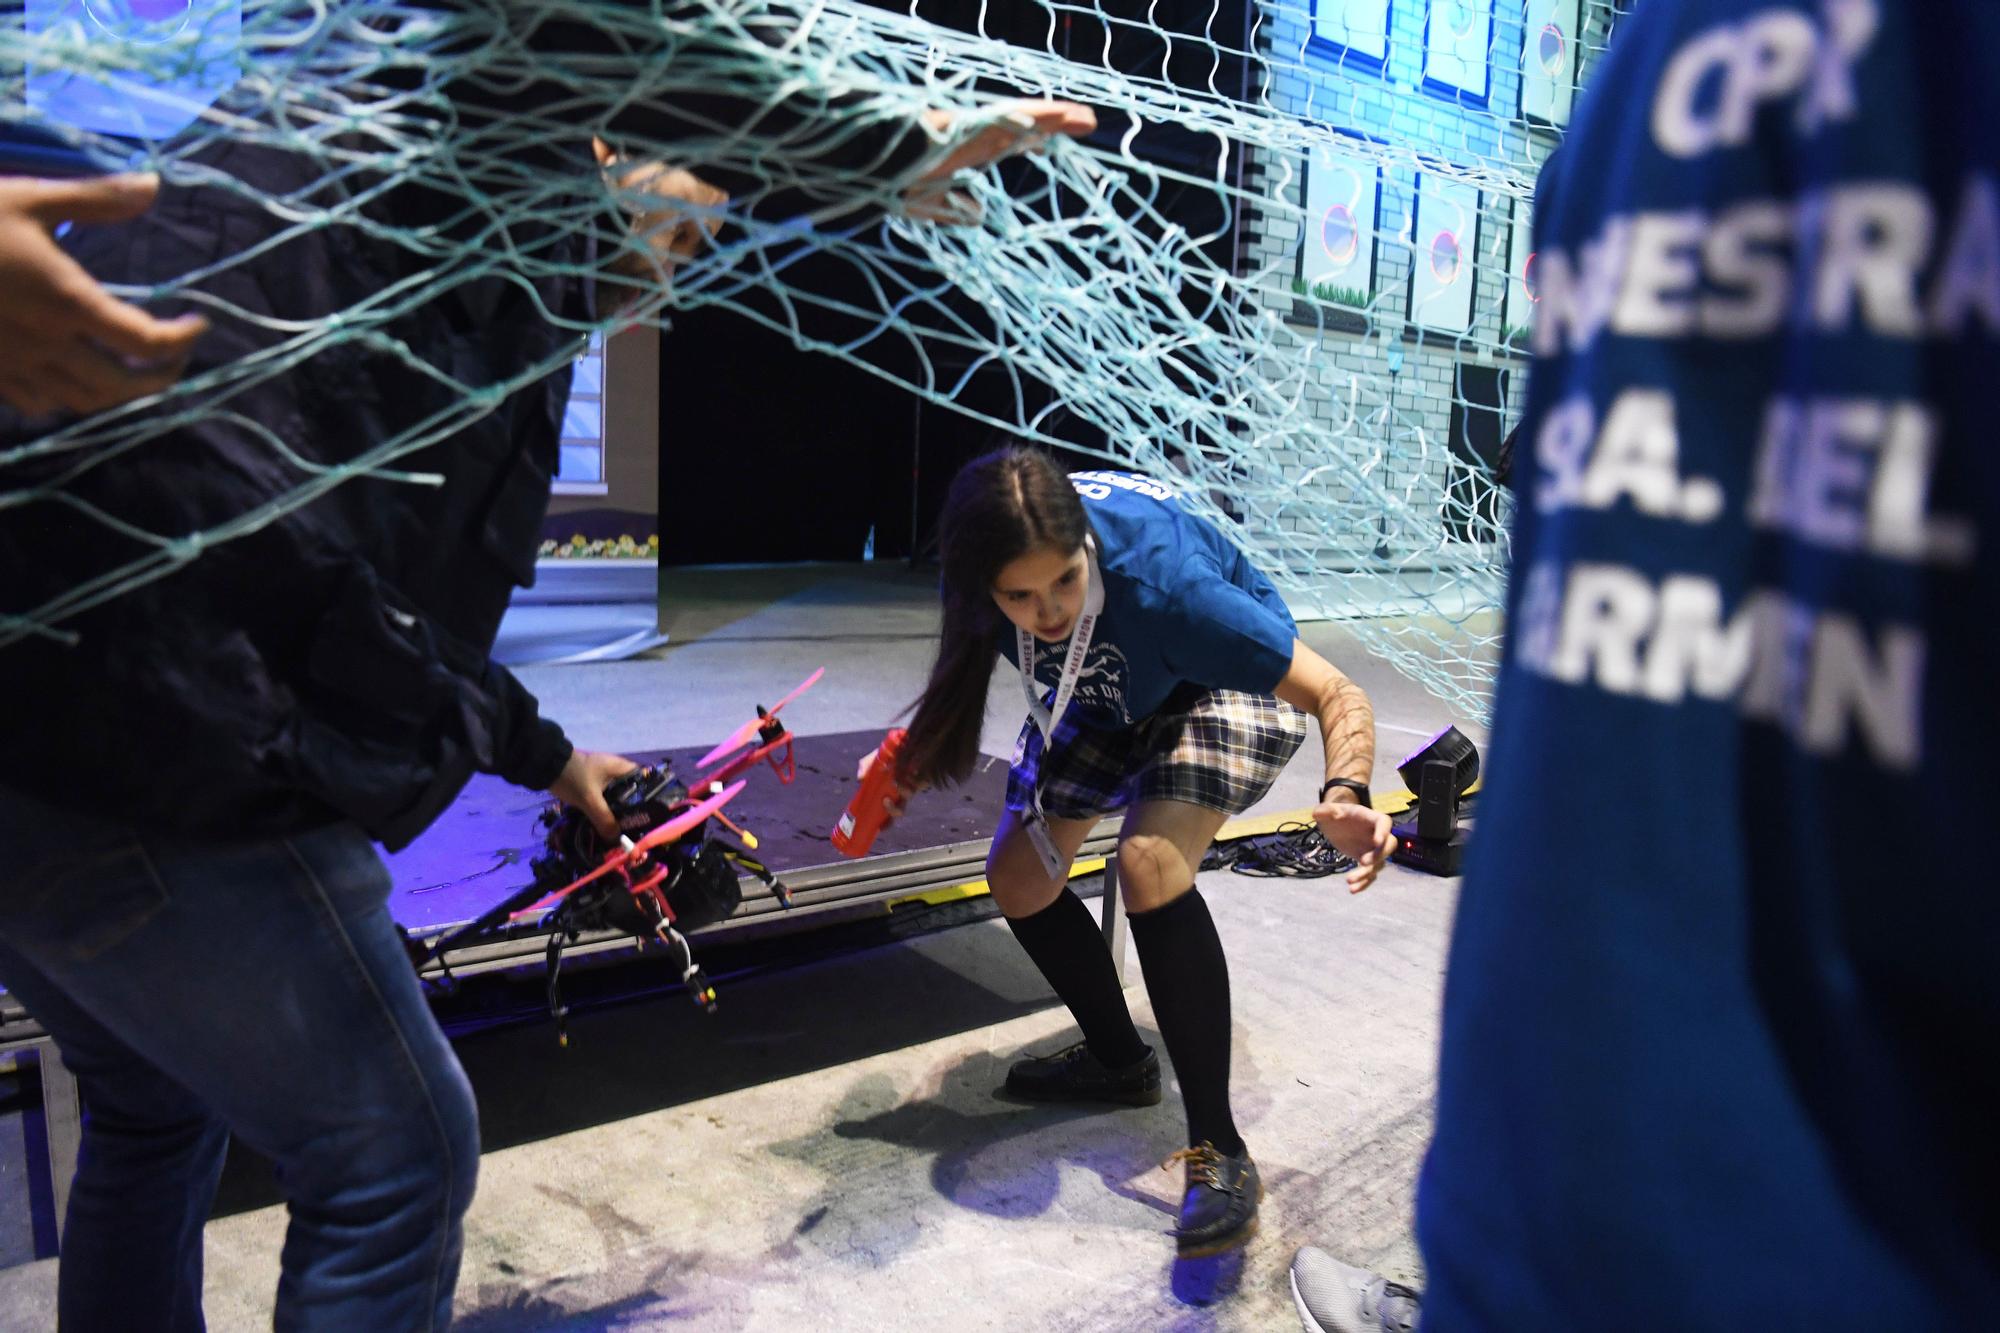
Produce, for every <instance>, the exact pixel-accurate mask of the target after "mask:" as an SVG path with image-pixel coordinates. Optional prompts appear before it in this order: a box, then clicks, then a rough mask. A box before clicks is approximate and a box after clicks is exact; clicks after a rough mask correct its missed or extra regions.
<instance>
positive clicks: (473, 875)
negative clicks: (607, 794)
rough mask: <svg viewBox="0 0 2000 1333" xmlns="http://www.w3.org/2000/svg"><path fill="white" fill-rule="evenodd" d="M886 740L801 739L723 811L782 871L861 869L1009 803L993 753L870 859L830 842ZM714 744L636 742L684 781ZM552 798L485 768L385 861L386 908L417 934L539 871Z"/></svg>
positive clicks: (918, 809) (953, 837)
mask: <svg viewBox="0 0 2000 1333" xmlns="http://www.w3.org/2000/svg"><path fill="white" fill-rule="evenodd" d="M881 741H882V733H881V732H880V731H848V732H839V733H835V734H832V735H825V736H800V737H798V738H797V740H796V741H795V742H794V746H793V750H794V754H795V757H796V760H797V764H798V775H797V777H796V779H795V780H794V781H793V782H792V784H791V785H790V786H786V785H784V784H783V783H781V782H780V781H779V780H778V775H777V774H775V773H773V772H772V771H771V770H770V768H769V767H768V766H766V765H759V766H758V767H757V768H756V769H754V770H753V771H751V772H750V773H747V774H745V778H746V779H747V781H748V782H749V785H748V786H747V787H745V788H744V789H743V792H742V794H741V795H739V796H737V798H736V799H735V800H733V801H731V802H730V803H729V807H728V809H727V811H726V812H725V813H727V814H728V815H729V817H730V818H731V819H733V820H735V821H736V822H737V823H738V824H741V825H742V826H743V827H744V828H746V829H748V830H750V832H752V833H754V834H756V835H757V838H758V840H759V843H760V844H761V845H760V846H759V849H758V852H757V855H758V856H759V858H760V859H762V860H763V861H764V863H765V864H766V865H768V866H769V867H770V868H771V869H772V871H773V872H775V873H776V874H778V875H779V876H781V877H782V876H786V875H788V874H789V873H790V872H794V871H799V870H805V869H809V868H811V867H814V866H832V865H839V866H862V865H866V864H867V862H869V861H874V860H878V859H880V858H882V857H885V856H893V855H895V854H897V853H903V852H917V851H923V850H925V849H928V848H933V847H941V846H945V845H947V844H952V843H964V842H972V841H978V840H983V839H988V838H991V837H992V836H993V831H994V829H995V827H996V826H997V825H998V823H999V818H1000V812H1001V809H1002V808H1003V806H1004V805H1005V803H1006V793H1007V765H1006V763H1005V761H1003V760H999V759H993V758H991V757H988V758H987V759H985V760H984V761H983V762H982V764H981V766H980V768H979V769H978V771H976V772H975V773H974V774H973V775H972V778H971V779H970V780H969V781H968V782H967V783H966V784H965V786H963V787H960V788H955V789H953V790H950V791H940V792H927V793H925V794H923V795H921V796H919V797H917V798H916V799H915V800H914V801H912V802H911V803H910V810H909V813H908V814H907V815H905V816H904V817H903V818H902V819H900V820H898V821H897V822H896V823H895V824H893V825H891V826H890V827H889V828H887V829H885V830H884V831H883V832H882V834H881V836H880V837H878V838H877V839H876V840H875V846H874V848H873V849H872V851H871V853H870V855H869V856H868V857H867V858H865V859H864V860H863V861H849V860H847V859H846V858H845V857H843V856H841V855H840V854H839V853H838V852H836V851H834V850H833V846H832V844H831V842H830V841H829V837H830V835H831V834H832V832H833V825H834V821H835V820H837V819H839V818H840V813H841V811H843V810H845V809H846V808H847V802H848V799H849V798H850V797H851V796H852V795H853V793H854V787H855V779H854V767H855V765H856V764H858V763H859V762H860V761H861V757H862V756H863V755H865V754H867V753H868V752H869V751H870V750H872V749H874V748H875V747H876V746H877V745H879V744H880V743H881ZM706 752H707V747H705V746H696V747H693V748H690V749H685V750H664V751H662V750H633V751H629V752H627V753H628V755H629V757H630V758H632V759H634V760H637V761H638V762H640V763H657V762H659V761H660V760H661V759H663V758H664V759H665V760H667V761H668V762H669V763H671V764H672V765H673V768H674V772H675V773H676V774H677V775H678V776H680V778H681V779H682V780H683V781H687V780H689V779H691V778H692V777H694V776H695V767H694V761H695V760H697V759H699V758H701V757H702V755H703V754H705V753H706ZM548 802H549V798H548V797H546V796H544V795H543V794H541V793H540V792H531V791H524V790H522V789H521V788H519V787H515V786H512V785H510V784H508V783H506V782H503V781H501V780H500V779H499V778H495V777H489V776H487V775H485V774H481V775H479V776H477V777H475V778H473V779H472V781H471V782H470V783H468V784H467V785H466V788H465V790H464V791H463V792H462V793H460V795H459V798H458V800H457V801H455V802H454V803H453V804H452V806H451V808H450V809H448V810H446V811H445V813H444V815H443V816H442V817H441V818H440V819H439V820H438V821H437V823H435V824H433V825H432V826H431V827H430V829H429V830H427V831H426V832H425V833H424V835H423V836H422V837H421V838H418V839H417V840H416V841H415V842H413V843H411V844H410V845H409V846H408V847H406V848H404V849H403V850H402V851H400V852H397V853H396V854H395V855H393V856H388V857H385V858H384V859H385V860H386V861H387V862H388V865H389V874H390V876H391V878H392V879H393V880H394V883H395V888H394V890H393V891H392V892H391V894H390V898H389V910H390V913H391V914H392V915H393V916H394V917H395V919H396V920H397V921H399V922H401V923H402V924H403V925H404V926H405V927H407V928H408V929H409V930H410V931H411V932H412V933H413V934H417V935H420V936H421V935H428V934H431V933H434V932H436V931H439V930H442V929H444V928H446V927H450V926H457V925H461V924H463V923H465V922H467V921H470V920H472V919H473V918H474V917H476V916H478V915H479V914H480V913H481V912H483V911H485V910H486V909H487V908H488V907H491V906H492V905H493V904H494V903H497V902H499V901H500V900H501V899H502V898H504V897H506V896H507V895H508V894H509V893H511V892H513V891H514V890H515V889H517V888H520V887H522V886H524V885H526V884H527V883H528V882H529V880H531V879H532V878H533V875H532V873H531V872H530V871H529V868H528V863H529V861H530V860H531V859H532V858H533V857H534V856H535V855H536V854H537V853H538V852H539V851H540V850H541V842H542V836H543V829H542V827H541V824H540V823H539V821H538V820H537V818H536V817H537V816H538V815H539V814H540V812H541V811H542V810H543V808H544V807H545V806H546V805H547V804H548Z"/></svg>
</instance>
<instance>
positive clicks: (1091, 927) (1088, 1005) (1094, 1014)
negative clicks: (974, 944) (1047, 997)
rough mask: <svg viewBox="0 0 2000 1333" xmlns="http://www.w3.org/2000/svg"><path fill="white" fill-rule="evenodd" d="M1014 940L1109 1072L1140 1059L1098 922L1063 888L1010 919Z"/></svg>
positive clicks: (1141, 1044) (1141, 1045)
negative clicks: (1047, 900) (1052, 898)
mask: <svg viewBox="0 0 2000 1333" xmlns="http://www.w3.org/2000/svg"><path fill="white" fill-rule="evenodd" d="M1007 925H1008V926H1009V927H1010V928H1011V929H1012V930H1013V932H1014V938H1015V939H1017V940H1019V941H1020V942H1021V947H1022V948H1023V949H1026V950H1027V951H1028V957H1030V958H1032V959H1034V961H1035V966H1036V967H1038V968H1040V969H1041V970H1042V975H1043V976H1044V977H1046V978H1048V982H1049V985H1050V986H1051V987H1052V988H1054V990H1055V993H1056V994H1057V995H1058V996H1059V997H1060V998H1061V999H1062V1002H1063V1003H1064V1004H1066V1005H1068V1006H1069V1011H1070V1013H1071V1014H1072V1015H1074V1016H1075V1018H1076V1025H1077V1026H1078V1027H1080V1028H1082V1029H1083V1039H1084V1040H1085V1041H1087V1042H1089V1043H1090V1053H1091V1054H1092V1055H1094V1056H1096V1057H1097V1058H1098V1059H1099V1060H1102V1061H1103V1062H1104V1063H1105V1064H1106V1065H1107V1066H1109V1067H1110V1068H1112V1069H1123V1068H1124V1067H1125V1066H1126V1065H1129V1064H1132V1063H1133V1062H1134V1061H1136V1060H1139V1059H1142V1058H1143V1057H1144V1056H1145V1054H1146V1043H1145V1042H1143V1041H1141V1040H1139V1030H1138V1029H1137V1028H1135V1027H1133V1026H1132V1011H1131V1010H1130V1009H1127V1008H1126V1007H1125V990H1124V988H1123V987H1122V986H1120V985H1119V983H1118V973H1117V970H1116V969H1114V968H1113V967H1112V965H1111V951H1110V950H1109V949H1107V948H1105V947H1104V935H1103V932H1101V931H1100V930H1099V929H1098V927H1097V919H1096V918H1095V917H1093V916H1092V915H1091V914H1090V909H1089V908H1088V907H1085V906H1084V905H1083V899H1081V898H1079V897H1077V896H1076V895H1075V894H1074V893H1072V892H1070V890H1069V888H1068V886H1067V885H1065V886H1064V888H1063V891H1062V892H1061V893H1059V894H1057V895H1056V898H1055V901H1054V902H1052V903H1050V904H1049V905H1048V906H1047V907H1044V908H1043V909H1042V910H1041V911H1039V912H1037V913H1035V914H1034V915H1033V916H1024V917H1018V918H1016V917H1009V918H1008V919H1007Z"/></svg>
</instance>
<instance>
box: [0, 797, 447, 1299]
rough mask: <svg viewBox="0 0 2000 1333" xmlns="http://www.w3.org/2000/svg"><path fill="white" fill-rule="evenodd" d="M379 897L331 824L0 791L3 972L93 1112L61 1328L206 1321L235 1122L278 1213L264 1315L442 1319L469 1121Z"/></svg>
mask: <svg viewBox="0 0 2000 1333" xmlns="http://www.w3.org/2000/svg"><path fill="white" fill-rule="evenodd" d="M388 894H389V877H388V874H387V872H386V871H385V870H384V869H383V867H382V863H381V861H380V859H379V858H377V857H376V855H375V852H374V849H373V847H372V846H371V845H370V844H369V842H368V840H367V839H366V838H365V837H364V836H363V835H362V834H361V833H360V832H359V831H357V830H355V829H353V828H351V827H348V826H337V827H333V828H328V829H323V830H320V831H318V832H314V833H310V834H305V835H302V836H299V837H294V838H289V839H279V840H271V841H242V842H203V841H194V840H190V839H185V838H172V837H161V836H154V835H151V834H141V833H137V832H134V831H132V830H129V829H121V828H119V827H117V826H116V825H113V824H107V823H104V822H101V821H87V820H85V819H83V818H81V817H78V816H73V815H69V814H67V813H63V812H59V811H56V810H53V809H50V808H49V807H47V806H45V805H42V804H41V803H39V802H35V801H30V800H27V799H25V798H22V797H19V796H17V795H14V794H12V793H9V792H6V791H4V790H0V985H4V986H5V987H6V988H7V989H8V990H9V991H11V992H12V993H13V994H14V995H15V996H17V997H18V998H19V999H20V1001H21V1002H22V1003H23V1004H24V1005H26V1006H27V1008H28V1010H29V1012H30V1013H32V1014H33V1015H34V1016H35V1018H36V1019H37V1020H38V1021H39V1022H40V1023H41V1024H42V1026H43V1027H44V1028H46V1029H47V1030H48V1032H49V1033H50V1035H51V1036H53V1037H54V1038H55V1040H56V1043H57V1045H58V1046H60V1047H61V1048H62V1053H63V1059H64V1060H65V1061H67V1062H68V1064H69V1066H70V1068H71V1069H72V1070H74V1071H75V1073H76V1076H77V1079H78V1082H79V1084H80V1087H81V1091H82V1095H83V1102H84V1107H85V1113H84V1126H83V1143H82V1150H81V1157H80V1160H79V1162H78V1165H77V1171H76V1181H75V1184H74V1185H73V1187H72V1189H71V1193H70V1198H69V1211H68V1215H67V1218H66V1221H65V1224H64V1232H63V1252H62V1264H61V1273H60V1297H59V1299H60V1311H61V1321H62V1326H63V1328H64V1329H65V1330H66V1333H92V1331H93V1330H98V1329H105V1330H126V1329H142V1328H144V1329H173V1330H198V1329H200V1328H201V1327H202V1316H201V1257H202V1254H201V1244H202V1226H203V1224H204V1223H205V1222H206V1221H207V1218H208V1212H209V1208H210V1206H211V1205H212V1204H213V1202H214V1196H215V1186H216V1181H217V1178H218V1176H219V1175H220V1173H221V1170H222V1160H223V1150H224V1147H225V1145H226V1144H227V1142H228V1136H229V1135H230V1134H231V1133H234V1134H236V1135H237V1136H238V1137H240V1138H241V1139H242V1140H243V1141H244V1142H245V1143H247V1144H249V1145H250V1146H251V1147H253V1148H255V1149H256V1150H257V1151H259V1152H261V1153H263V1154H264V1155H265V1156H267V1157H269V1158H270V1159H271V1161H272V1162H273V1163H274V1164H275V1165H276V1167H277V1170H278V1177H279V1180H280V1182H281V1184H282V1187H283V1189H284V1192H285V1197H286V1200H287V1202H288V1204H289V1206H290V1211H291V1225H290V1227H289V1228H288V1230H287V1231H286V1234H285V1249H284V1260H283V1275H282V1276H281V1278H280V1279H279V1283H278V1297H277V1312H276V1316H275V1322H276V1324H277V1327H278V1328H280V1329H342V1330H356V1329H367V1330H371V1331H372V1330H404V1329H436V1328H443V1327H444V1325H445V1324H446V1322H447V1321H448V1319H449V1317H450V1313H451V1296H452V1287H453V1285H454V1284H455V1283H456V1281H457V1279H458V1261H459V1253H460V1249H461V1247H462V1243H463V1239H464V1233H463V1230H462V1227H461V1221H460V1219H461V1218H462V1217H463V1216H464V1213H465V1208H466V1205H467V1204H468V1203H469V1202H470V1201H471V1199H472V1187H473V1180H474V1176H475V1175H476V1173H477V1170H478V1161H479V1131H478V1120H477V1116H476V1114H475V1111H474V1108H473V1100H472V1090H471V1087H470V1086H469V1085H468V1084H467V1082H466V1079H465V1074H464V1071H463V1070H462V1069H460V1067H459V1064H458V1059H457V1057H456V1056H455V1055H453V1054H452V1050H451V1047H450V1046H449V1045H448V1044H446V1042H445V1039H444V1035H443V1034H442V1033H441V1032H440V1031H439V1030H438V1026H437V1023H436V1021H435V1020H434V1019H433V1018H432V1017H431V1014H430V1011H429V1009H428V1007H427V1006H426V1005H425V1003H424V999H423V995H422V993H421V991H420V989H419V987H418V985H417V979H416V975H415V972H414V971H413V969H412V968H411V966H410V962H409V959H408V957H407V955H406V954H405V953H404V951H403V948H402V944H401V941H400V939H399V937H398V935H397V933H396V930H395V927H394V924H393V923H392V922H391V920H390V918H389V912H388V906H387V904H388Z"/></svg>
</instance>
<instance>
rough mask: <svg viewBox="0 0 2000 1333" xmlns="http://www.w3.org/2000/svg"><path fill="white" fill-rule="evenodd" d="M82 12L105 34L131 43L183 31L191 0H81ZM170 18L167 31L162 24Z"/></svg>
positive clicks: (150, 41)
mask: <svg viewBox="0 0 2000 1333" xmlns="http://www.w3.org/2000/svg"><path fill="white" fill-rule="evenodd" d="M83 12H84V13H85V14H87V15H89V17H90V21H91V22H92V23H94V24H96V25H97V28H98V31H100V32H102V33H103V34H104V35H105V36H107V37H111V38H115V39H116V40H118V41H121V42H129V43H131V44H132V45H134V46H154V45H157V44H158V43H160V42H166V41H172V40H173V39H174V38H176V37H178V36H180V35H181V34H182V33H183V32H186V31H187V26H188V23H189V22H190V21H191V20H192V19H193V18H194V5H193V4H192V3H191V0H122V3H113V2H112V0H83ZM174 19H179V20H180V22H178V23H175V24H174V25H173V27H172V30H171V31H169V30H168V29H167V28H166V25H167V24H168V23H169V22H171V21H172V20H174Z"/></svg>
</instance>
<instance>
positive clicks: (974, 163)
mask: <svg viewBox="0 0 2000 1333" xmlns="http://www.w3.org/2000/svg"><path fill="white" fill-rule="evenodd" d="M1004 110H1005V114H1004V115H1003V116H1002V117H1001V119H999V120H997V121H994V122H992V123H990V124H987V125H984V126H982V127H981V128H980V129H979V130H977V131H976V132H975V133H973V134H972V135H971V137H969V138H967V139H966V140H964V141H963V142H962V143H959V144H956V145H954V146H953V147H952V149H951V150H950V151H949V152H947V153H946V154H945V155H944V156H943V157H941V158H939V159H938V160H937V161H936V162H935V163H933V164H932V165H931V167H930V169H929V170H927V171H925V172H924V174H923V175H921V176H919V177H917V179H916V181H915V182H914V183H912V184H911V186H910V188H909V189H908V190H907V191H906V192H905V193H904V195H903V211H904V212H905V213H906V214H908V215H909V216H910V217H913V218H921V219H923V220H924V221H926V222H941V223H946V224H970V223H974V222H977V221H979V208H978V206H977V205H976V204H975V203H974V202H973V201H972V199H971V198H970V196H968V195H965V194H963V193H961V192H959V191H956V190H953V189H952V188H951V181H952V178H953V177H954V176H956V175H958V173H959V172H961V171H972V170H976V169H977V168H980V167H984V166H988V165H991V164H992V163H994V162H998V161H999V160H1000V159H1001V158H1004V157H1012V156H1013V155H1014V154H1016V153H1029V152H1034V151H1036V150H1038V149H1040V148H1041V147H1042V146H1043V145H1044V144H1046V143H1047V142H1048V141H1049V140H1050V139H1052V138H1054V137H1055V136H1057V135H1064V136H1066V137H1069V138H1078V137H1080V136H1082V135H1085V134H1088V133H1090V132H1091V131H1092V130H1094V129H1096V128H1097V113H1096V112H1094V111H1092V110H1091V109H1090V108H1089V107H1087V106H1079V105H1077V104H1076V103H1075V102H1052V101H1048V100H1045V99H1037V100H1031V101H1021V102H1014V103H1012V104H1010V105H1008V106H1007V107H1005V108H1004ZM959 117H960V113H958V112H955V111H943V110H931V111H927V112H925V113H924V123H925V124H926V125H928V126H930V128H931V130H932V131H933V132H935V133H937V134H940V135H948V134H950V133H951V130H952V127H953V126H954V125H956V124H957V123H958V120H959Z"/></svg>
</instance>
